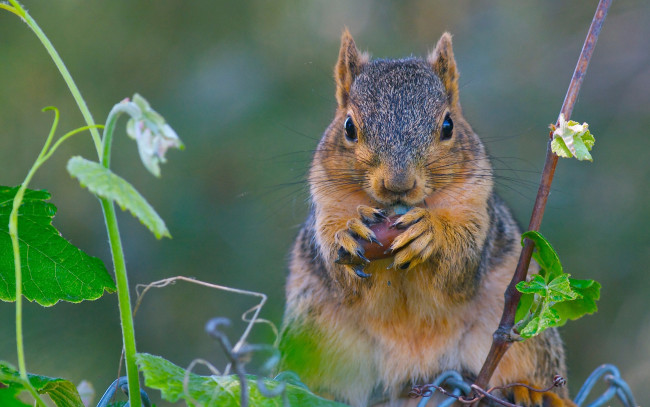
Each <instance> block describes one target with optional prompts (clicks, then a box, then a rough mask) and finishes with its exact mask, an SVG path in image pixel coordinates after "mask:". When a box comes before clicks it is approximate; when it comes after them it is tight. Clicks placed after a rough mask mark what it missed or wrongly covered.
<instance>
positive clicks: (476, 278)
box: [279, 29, 574, 407]
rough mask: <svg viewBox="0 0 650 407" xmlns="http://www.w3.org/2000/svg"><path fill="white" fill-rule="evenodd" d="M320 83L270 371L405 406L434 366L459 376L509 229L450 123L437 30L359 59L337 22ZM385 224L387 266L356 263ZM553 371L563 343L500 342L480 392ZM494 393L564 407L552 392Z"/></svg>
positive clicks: (469, 376)
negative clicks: (324, 117) (331, 59)
mask: <svg viewBox="0 0 650 407" xmlns="http://www.w3.org/2000/svg"><path fill="white" fill-rule="evenodd" d="M334 77H335V81H336V100H337V103H338V106H337V109H336V113H335V115H334V120H333V121H332V123H331V124H330V125H329V126H328V128H327V129H326V131H325V133H324V135H323V137H322V139H321V141H320V142H319V144H318V147H317V149H316V151H315V153H314V157H313V161H312V165H311V168H310V172H309V177H308V179H309V185H310V194H311V208H310V212H309V215H308V217H307V220H306V221H305V223H304V225H303V226H302V229H301V230H300V232H299V234H298V236H297V238H296V241H295V244H294V246H293V249H292V252H291V257H290V264H289V269H290V272H289V276H288V280H287V285H286V297H287V298H286V309H285V315H284V319H283V326H282V332H281V338H280V345H279V347H280V352H281V362H280V366H279V367H280V370H291V371H294V372H296V373H297V374H298V376H299V377H300V379H301V380H302V381H303V382H304V383H305V384H306V385H307V386H308V387H309V388H310V389H311V390H313V391H314V392H315V393H317V394H319V395H322V396H325V397H327V398H330V399H335V400H337V401H341V402H345V403H347V404H350V405H352V406H370V405H378V403H388V404H389V405H407V404H408V403H409V402H410V403H413V401H407V398H406V395H407V393H408V391H409V390H410V389H411V386H413V385H415V384H425V383H430V382H431V381H432V380H433V379H434V378H435V377H436V376H437V375H438V374H440V373H441V372H443V371H445V370H449V369H452V370H456V371H458V372H459V373H460V374H461V375H462V376H463V377H464V379H465V380H466V381H468V382H469V383H473V382H474V380H475V379H476V377H477V375H478V372H479V370H480V368H481V366H482V364H483V361H484V360H485V357H486V356H487V354H488V351H489V349H490V345H491V343H492V334H493V332H494V330H495V329H496V327H497V326H498V322H499V319H500V316H501V312H502V310H503V303H504V291H505V288H506V286H507V285H508V283H509V281H510V279H511V277H512V273H513V272H514V269H515V266H516V264H517V260H518V257H519V252H520V249H521V246H520V239H521V232H520V229H519V227H518V226H517V224H516V222H515V220H514V219H513V216H512V214H511V213H510V210H509V209H508V207H507V206H506V204H505V203H504V202H503V201H502V200H501V199H500V198H499V197H498V196H497V194H496V193H495V191H494V189H493V172H492V168H491V165H490V161H489V157H488V155H487V152H486V149H485V147H484V145H483V144H482V143H481V140H480V139H479V137H478V136H477V135H476V134H475V133H474V131H473V130H472V128H471V127H470V125H469V124H468V123H467V121H466V120H465V118H464V117H463V114H462V111H461V106H460V103H459V91H458V77H459V72H458V69H457V67H456V61H455V59H454V54H453V50H452V42H451V35H450V34H449V33H444V34H443V35H442V37H441V38H440V40H439V41H438V43H437V46H436V47H435V49H434V50H433V51H432V52H431V54H430V55H429V56H428V57H427V58H426V59H421V58H414V57H410V58H406V59H397V60H385V59H376V60H371V59H370V57H369V55H368V54H366V53H362V52H360V51H359V50H358V49H357V47H356V45H355V42H354V40H353V38H352V36H351V35H350V33H349V32H348V30H347V29H346V30H344V32H343V35H342V38H341V48H340V52H339V57H338V61H337V63H336V66H335V69H334ZM391 215H392V216H393V218H391V219H394V216H396V215H400V216H399V218H397V220H396V221H394V223H393V224H392V226H393V227H394V228H397V229H399V230H400V234H399V235H398V236H397V237H396V238H395V239H394V240H393V242H392V244H391V245H390V246H389V247H386V249H387V252H388V254H391V255H392V257H390V258H387V259H379V260H373V261H370V260H369V259H367V258H366V257H365V256H364V249H363V244H362V243H363V242H364V241H366V242H373V243H376V242H377V238H376V236H375V234H374V232H373V230H372V229H371V226H372V225H374V224H377V223H379V222H382V221H384V219H385V218H386V217H388V216H391ZM558 374H559V375H562V376H565V374H566V366H565V361H564V348H563V344H562V341H561V339H560V337H559V334H558V332H557V331H556V330H555V329H550V330H547V331H545V332H544V333H542V334H541V335H539V336H536V337H534V338H531V339H528V340H526V341H524V342H517V343H514V344H513V345H512V346H511V348H510V349H509V351H508V352H507V353H506V354H505V356H504V357H503V359H502V361H501V363H500V364H499V366H498V367H497V370H496V371H495V373H494V375H493V377H492V380H491V383H490V385H491V386H503V385H507V384H510V383H515V382H519V383H522V382H523V383H528V384H529V385H532V386H534V387H537V388H539V389H541V388H545V387H547V386H548V384H549V382H551V381H552V379H553V376H554V375H558ZM565 377H566V376H565ZM502 396H503V397H505V398H506V399H508V400H509V401H510V402H514V403H516V404H519V405H524V406H534V405H535V406H536V405H540V406H541V405H545V406H547V405H548V406H556V407H559V406H574V404H573V403H572V402H571V401H570V400H569V399H568V390H567V389H566V388H555V389H554V390H552V391H550V392H546V393H536V392H532V391H529V390H527V389H526V388H524V387H513V388H511V389H510V390H504V391H503V392H502ZM400 403H401V404H400ZM415 404H417V403H415ZM415 404H409V405H415Z"/></svg>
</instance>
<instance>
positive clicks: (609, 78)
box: [0, 0, 650, 405]
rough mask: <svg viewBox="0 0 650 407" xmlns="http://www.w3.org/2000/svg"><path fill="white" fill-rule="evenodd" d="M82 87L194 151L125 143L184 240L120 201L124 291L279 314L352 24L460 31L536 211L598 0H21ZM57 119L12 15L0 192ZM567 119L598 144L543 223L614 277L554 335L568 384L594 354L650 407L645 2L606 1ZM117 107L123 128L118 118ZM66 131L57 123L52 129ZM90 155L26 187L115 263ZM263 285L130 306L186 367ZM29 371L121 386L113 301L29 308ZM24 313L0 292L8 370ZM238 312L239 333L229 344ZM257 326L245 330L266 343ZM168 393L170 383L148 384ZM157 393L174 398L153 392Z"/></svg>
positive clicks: (2, 44) (2, 39) (524, 209)
mask: <svg viewBox="0 0 650 407" xmlns="http://www.w3.org/2000/svg"><path fill="white" fill-rule="evenodd" d="M25 3H26V6H27V7H28V9H29V10H30V12H31V13H32V15H33V16H34V18H35V19H36V20H37V21H38V22H39V24H40V25H41V27H42V28H43V30H44V31H45V32H46V33H47V35H48V36H49V37H50V39H51V40H52V42H53V43H54V45H55V46H56V47H57V49H58V51H59V53H60V54H61V56H62V57H63V59H64V61H65V62H66V64H67V66H68V68H69V69H70V71H71V73H72V75H73V77H74V78H75V79H76V81H77V84H78V85H79V87H80V89H81V92H82V94H83V95H84V97H85V98H86V101H87V102H88V104H89V106H90V109H91V111H92V113H93V115H94V117H95V119H96V120H97V121H98V122H103V121H104V120H105V118H106V115H107V113H108V111H109V110H110V108H111V107H112V106H113V104H115V103H116V102H118V101H120V100H121V99H123V98H125V97H128V96H131V95H132V94H133V93H134V92H139V93H141V94H142V95H144V96H145V97H146V98H147V99H148V100H149V102H150V103H151V105H152V106H153V107H154V108H155V109H156V110H158V111H159V112H160V113H161V114H163V115H164V116H165V118H166V119H167V120H168V122H169V123H170V124H171V125H172V126H173V127H174V129H176V131H177V132H178V134H179V135H180V137H181V138H182V139H183V141H184V142H185V144H186V150H185V151H184V152H182V153H181V152H177V151H171V152H170V153H168V159H169V162H168V163H167V164H165V165H164V166H163V167H162V179H155V178H154V177H152V176H151V175H150V174H149V173H147V172H146V171H145V170H144V168H143V167H142V165H141V163H140V162H139V159H138V154H137V151H136V147H135V143H134V142H133V141H132V140H130V139H128V138H127V137H126V135H125V134H124V130H123V128H124V126H123V125H124V124H125V122H126V121H123V122H121V126H120V127H121V130H120V132H119V134H118V135H117V136H116V140H115V144H114V150H113V151H114V153H113V168H114V170H115V172H117V173H118V174H120V175H122V176H124V177H125V178H127V179H128V180H130V181H131V182H132V183H133V184H134V185H135V186H136V187H137V188H138V189H139V190H140V191H141V192H142V193H143V195H144V196H145V197H147V199H148V200H149V201H150V202H151V203H152V204H153V205H154V207H156V208H157V210H158V212H159V213H160V214H161V216H162V217H163V218H164V219H165V220H166V222H167V225H168V227H169V229H170V230H171V233H172V235H173V239H171V240H169V239H168V240H163V241H156V240H155V239H154V237H153V236H152V235H151V234H150V233H149V232H148V231H147V230H145V229H144V227H142V225H140V223H139V222H138V221H137V220H135V219H133V218H132V217H131V216H130V215H129V214H125V213H120V215H121V216H120V221H121V223H120V226H121V232H122V239H123V243H124V246H125V250H126V258H127V266H128V269H129V273H130V282H131V284H132V286H133V287H135V285H136V284H142V283H148V282H151V281H154V280H158V279H162V278H166V277H171V276H175V275H179V274H182V275H185V276H193V277H196V278H198V279H202V280H205V281H208V282H212V283H217V284H223V285H227V286H232V287H238V288H244V289H248V290H256V291H261V292H264V293H266V294H267V295H268V297H269V301H268V303H267V305H266V306H265V307H264V310H263V312H262V316H263V317H265V318H268V319H270V320H272V321H274V322H276V323H277V324H279V322H280V320H281V316H282V308H283V301H284V291H283V290H284V288H283V287H284V280H285V276H286V262H287V253H288V250H289V247H290V245H291V243H292V240H293V238H294V237H295V235H296V233H297V231H298V228H299V225H300V223H301V222H302V220H303V218H304V216H305V213H306V210H307V198H308V194H307V193H306V185H305V183H304V178H305V172H306V170H307V168H308V166H309V160H310V156H311V150H312V149H313V148H314V147H315V145H316V142H317V140H318V138H319V137H320V135H321V133H322V132H323V130H324V129H325V127H326V126H327V125H328V123H329V121H330V119H331V116H332V113H333V111H334V108H335V99H334V85H333V80H332V74H331V72H332V67H333V65H334V63H335V61H336V57H337V52H338V45H339V36H340V33H341V30H342V29H343V27H345V26H347V27H349V28H350V31H351V32H352V34H353V35H354V37H355V39H356V42H357V45H358V46H359V48H361V49H362V50H369V51H370V52H371V53H372V54H373V56H375V57H401V56H408V55H410V54H414V55H426V53H427V52H428V51H430V50H431V49H432V48H433V46H434V45H435V43H436V41H437V40H438V38H439V36H440V34H441V33H442V32H443V31H445V30H447V31H450V32H451V33H452V34H453V35H454V51H455V54H456V58H457V62H458V65H459V68H460V71H461V79H460V81H461V103H462V104H463V108H464V112H465V116H466V117H467V118H468V120H469V121H470V123H471V124H472V125H473V127H474V129H475V130H476V132H477V133H478V134H479V135H481V136H482V137H483V139H484V140H485V142H486V144H487V146H488V149H489V150H490V152H491V154H492V156H493V157H494V161H493V162H494V166H495V168H496V169H497V175H498V178H497V185H498V187H497V188H498V190H499V191H500V192H501V194H502V195H503V196H504V197H505V199H506V200H507V201H508V202H509V203H510V204H511V206H512V208H513V210H514V212H515V214H516V216H517V218H518V220H519V221H520V223H521V224H527V223H528V218H529V216H530V211H531V208H532V203H533V200H534V197H535V193H536V184H537V182H538V180H539V173H540V171H541V168H542V163H543V160H544V152H545V146H546V137H547V135H548V129H547V126H548V124H549V123H550V122H553V121H555V119H556V117H557V114H558V112H559V109H560V106H561V103H562V100H563V98H564V94H565V92H566V88H567V85H568V83H569V79H570V76H571V74H572V72H573V68H574V66H575V63H576V59H577V56H578V53H579V51H580V47H581V46H582V43H583V40H584V36H585V34H586V31H587V28H588V25H589V23H590V21H591V18H592V16H593V12H594V10H595V6H596V3H597V2H596V1H560V0H554V1H543V2H541V1H537V2H532V1H520V2H512V1H490V2H474V1H466V0H463V1H454V2H441V1H431V2H423V1H369V0H362V1H355V2H354V3H352V2H346V1H341V0H337V1H319V2H316V1H291V0H275V1H272V2H271V1H261V0H255V1H230V2H227V1H207V0H206V1H172V0H158V1H133V0H130V1H126V0H114V1H110V2H97V1H82V0H68V1H44V0H30V1H28V0H25ZM49 105H54V106H57V107H58V108H59V109H60V110H61V114H62V120H61V125H60V127H59V128H60V131H61V132H64V131H68V130H70V129H72V128H75V127H78V126H81V125H83V124H84V123H83V121H82V118H81V115H80V113H79V112H78V110H77V108H76V106H75V104H74V101H73V99H72V97H71V96H70V94H69V92H68V90H67V88H66V86H65V84H64V82H63V81H62V79H61V78H60V76H59V74H58V72H57V71H56V69H55V68H54V66H53V64H52V62H51V60H50V59H49V57H48V55H47V54H46V52H45V51H44V49H43V48H42V47H41V45H40V43H38V41H37V40H36V38H35V36H34V35H33V34H32V33H31V32H30V31H29V30H28V28H27V27H26V26H25V25H24V24H23V23H22V22H20V21H19V20H18V19H17V18H15V17H14V16H13V15H10V14H9V13H6V12H1V11H0V163H2V172H1V176H0V183H1V184H4V185H16V184H18V183H20V182H21V181H22V179H23V177H24V175H25V174H26V172H27V170H28V168H29V167H30V166H31V164H32V162H33V161H34V159H35V157H36V155H37V154H38V151H40V148H41V145H42V143H43V141H44V140H45V137H46V135H47V132H48V130H49V128H50V124H51V119H52V114H51V113H41V112H40V109H41V108H43V107H45V106H49ZM573 117H574V118H576V119H577V120H579V121H588V122H589V124H590V128H591V129H592V131H593V133H594V134H595V136H596V140H597V142H596V146H595V150H594V152H593V156H594V162H593V163H588V162H587V163H579V162H577V161H575V160H561V161H560V163H559V166H558V169H557V173H556V178H555V183H554V189H553V192H552V195H551V197H550V201H549V204H548V207H547V210H546V216H545V219H544V223H543V225H542V232H543V233H544V234H545V235H546V236H547V237H548V238H549V239H550V241H551V242H552V243H553V244H554V246H555V247H556V249H557V250H558V252H559V254H560V257H561V259H562V261H563V263H564V265H565V269H566V271H567V272H569V273H571V274H572V275H573V276H574V277H577V278H595V279H597V280H598V281H600V282H601V283H602V284H603V290H602V299H601V301H600V304H599V307H600V311H599V312H598V313H597V314H596V315H594V316H589V317H585V318H584V319H582V320H580V321H577V322H572V323H569V324H568V326H566V327H564V328H563V329H562V333H563V337H564V340H565V342H566V344H567V349H568V364H569V367H570V374H569V383H570V385H572V389H573V392H574V393H575V391H577V388H578V386H579V385H580V384H581V383H582V382H583V381H584V379H585V378H586V376H587V374H588V373H589V372H590V371H591V370H593V369H594V368H595V367H596V366H598V365H600V364H602V363H605V362H610V363H614V364H616V365H618V366H619V367H620V368H621V370H622V372H623V376H624V378H625V379H626V380H628V381H629V383H630V385H631V387H632V389H633V391H634V392H635V393H636V396H637V401H638V402H639V403H640V404H641V405H648V404H650V390H649V389H648V386H647V383H650V340H649V339H648V337H649V335H650V316H649V315H648V312H647V311H648V309H649V308H650V295H649V294H648V291H649V288H650V273H648V271H650V266H649V265H650V234H649V233H648V228H649V227H650V191H649V189H648V183H647V179H648V177H649V176H650V164H649V163H648V158H647V157H648V151H650V138H649V137H648V130H647V129H648V128H650V3H648V2H647V0H618V1H616V2H614V4H613V7H612V9H611V11H610V14H609V16H608V19H607V21H606V23H605V26H604V29H603V32H602V35H601V38H600V40H599V42H598V46H597V47H596V51H595V54H594V57H593V60H592V62H591V65H590V67H589V71H588V73H587V76H586V80H585V83H584V86H583V89H582V93H581V95H580V98H579V100H578V103H577V105H576V108H575V111H574V115H573ZM123 120H124V119H123ZM60 134H62V133H60ZM77 154H81V155H83V156H85V157H87V158H92V159H94V158H95V157H94V150H93V146H92V142H91V139H90V137H89V136H78V137H76V138H74V139H72V141H70V142H67V143H66V144H65V145H64V146H63V147H62V149H61V150H59V151H58V152H57V154H56V155H55V156H54V157H53V159H52V160H50V161H49V162H48V163H47V164H46V165H45V166H44V168H42V170H41V171H40V172H39V173H38V174H37V175H36V177H35V179H34V181H33V183H32V186H33V187H35V188H46V189H48V190H49V191H51V193H52V195H53V198H52V201H53V203H54V204H55V205H57V207H58V208H59V213H58V214H57V216H56V218H55V226H56V227H57V228H58V229H59V230H60V231H61V232H62V234H63V235H64V236H65V237H67V238H68V239H69V240H70V241H71V242H72V243H73V244H75V245H77V246H79V247H81V248H83V249H84V250H86V251H87V252H88V253H90V254H92V255H94V256H98V257H100V258H102V259H103V260H104V261H105V263H106V264H107V267H108V268H109V269H112V265H111V263H110V257H109V251H108V245H107V238H106V232H105V230H104V225H103V220H102V217H101V212H100V208H99V205H98V202H97V201H96V200H95V198H93V197H92V196H91V195H90V194H89V193H88V192H87V191H85V190H82V189H81V188H79V185H78V183H77V181H76V180H73V179H71V178H70V176H69V175H68V174H67V172H66V171H65V163H66V162H67V160H68V158H69V157H70V156H71V155H77ZM254 304H255V301H254V300H253V299H251V298H246V297H243V296H237V295H233V294H228V293H223V292H218V291H214V290H210V289H207V288H201V287H195V286H192V285H188V284H186V283H179V284H177V285H175V286H172V287H168V288H164V289H160V290H153V291H150V292H149V294H147V297H145V300H144V302H143V304H142V307H141V308H140V310H139V312H138V314H137V316H136V334H137V341H138V348H139V350H140V351H142V352H150V353H153V354H158V355H162V356H164V357H166V358H168V359H170V360H172V361H173V362H175V363H177V364H179V365H181V366H187V365H188V364H189V363H190V362H191V361H192V360H193V359H194V358H204V359H207V360H209V361H212V362H213V363H215V364H216V365H217V366H223V361H224V358H223V356H222V355H221V352H220V350H219V349H218V347H217V345H216V343H215V342H214V341H213V340H211V339H210V338H208V336H207V335H206V334H205V333H204V331H203V326H204V324H205V322H206V321H207V320H208V319H210V318H211V317H215V316H227V317H229V318H231V319H233V320H234V321H238V320H239V316H240V315H241V313H242V312H244V311H245V310H246V309H248V308H249V307H251V306H252V305H254ZM25 313H26V316H25V331H26V332H25V339H26V349H27V366H28V369H29V370H30V371H33V372H35V373H39V374H45V375H51V376H61V377H65V378H68V379H71V380H72V381H74V382H78V381H80V380H82V379H88V380H90V381H91V382H92V383H93V384H94V386H95V388H96V390H97V391H98V392H100V393H101V392H103V390H104V389H105V388H106V387H107V386H108V384H109V383H110V382H111V381H112V380H113V379H114V378H115V377H116V375H117V370H118V361H119V356H120V349H121V339H120V332H119V330H120V328H119V320H118V312H117V298H116V296H115V295H107V296H105V297H104V298H102V299H100V300H98V301H94V302H84V303H81V304H67V303H61V304H58V305H56V306H54V307H51V308H47V309H44V308H41V307H40V306H37V305H35V304H31V303H30V304H26V310H25ZM13 314H14V305H13V304H11V303H0V326H2V329H1V330H0V359H5V360H9V361H10V362H12V363H15V362H16V357H15V344H14V333H13V326H14V325H13V324H14V322H13ZM242 330H243V324H242V323H241V322H239V323H237V324H235V325H234V327H233V328H232V329H231V330H230V331H229V332H230V334H231V338H232V339H233V340H235V338H237V337H238V335H239V334H241V332H242ZM272 340H273V334H272V332H271V331H270V329H268V328H267V327H264V326H259V327H257V328H256V329H255V330H254V332H253V335H252V338H251V341H252V342H270V341H272ZM151 393H152V395H153V396H154V398H155V399H158V394H157V392H154V391H151ZM161 405H164V404H161Z"/></svg>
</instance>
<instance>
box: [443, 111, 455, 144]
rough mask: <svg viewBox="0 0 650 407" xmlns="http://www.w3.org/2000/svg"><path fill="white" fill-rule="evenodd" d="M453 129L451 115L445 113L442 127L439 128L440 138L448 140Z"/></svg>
mask: <svg viewBox="0 0 650 407" xmlns="http://www.w3.org/2000/svg"><path fill="white" fill-rule="evenodd" d="M453 130H454V122H452V121H451V116H449V113H447V115H446V116H445V120H444V121H443V122H442V127H441V128H440V140H449V139H450V138H451V134H452V131H453Z"/></svg>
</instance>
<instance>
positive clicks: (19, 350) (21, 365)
mask: <svg viewBox="0 0 650 407" xmlns="http://www.w3.org/2000/svg"><path fill="white" fill-rule="evenodd" d="M58 122H59V111H58V110H56V109H54V123H53V124H52V129H51V130H50V134H49V135H48V136H47V140H46V141H45V145H43V148H42V149H41V152H40V154H39V155H38V158H36V162H35V163H34V165H32V168H30V169H29V172H27V176H26V177H25V179H24V180H23V183H22V184H21V186H20V188H18V191H17V192H16V196H15V197H14V201H13V206H12V208H11V213H10V214H9V236H10V237H11V246H12V249H13V254H14V276H15V280H16V354H17V358H18V371H19V373H20V378H21V379H22V381H23V384H24V386H25V387H26V388H27V390H28V391H29V392H30V393H31V395H32V397H34V400H36V403H37V404H38V405H39V406H42V407H46V406H45V403H44V402H43V400H42V399H41V397H40V396H39V395H38V392H37V391H36V389H34V387H33V386H32V384H31V383H30V381H29V377H28V376H27V365H26V363H25V345H24V341H23V275H22V265H21V260H20V245H19V240H18V209H19V208H20V205H21V204H22V202H23V197H24V196H25V190H26V189H27V186H28V185H29V183H30V181H31V180H32V177H33V176H34V174H35V173H36V171H37V170H38V168H39V167H40V166H41V165H42V164H43V163H44V162H45V161H46V160H47V158H44V157H45V156H47V149H48V147H49V146H50V144H51V143H52V138H53V137H54V132H55V131H56V127H57V124H58Z"/></svg>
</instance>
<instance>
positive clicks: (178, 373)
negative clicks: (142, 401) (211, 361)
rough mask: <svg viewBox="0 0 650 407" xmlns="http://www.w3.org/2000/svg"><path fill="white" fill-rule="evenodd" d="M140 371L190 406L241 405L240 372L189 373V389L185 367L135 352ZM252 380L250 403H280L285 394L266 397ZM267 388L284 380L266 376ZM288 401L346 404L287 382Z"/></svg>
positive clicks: (266, 406) (331, 406) (170, 397)
mask: <svg viewBox="0 0 650 407" xmlns="http://www.w3.org/2000/svg"><path fill="white" fill-rule="evenodd" d="M136 359H137V363H138V366H139V368H140V371H141V372H142V373H143V374H144V377H145V384H146V385H147V386H148V387H151V388H154V389H158V390H160V392H161V393H162V397H163V399H165V400H167V401H170V402H172V403H173V402H177V401H178V400H180V399H184V400H185V402H186V403H187V404H188V405H189V406H202V407H212V406H215V407H216V406H219V407H238V406H239V405H240V404H239V402H240V386H239V379H238V378H237V376H200V375H196V374H194V373H189V380H188V392H189V395H188V394H186V393H185V391H184V390H183V381H184V379H185V375H186V371H185V369H183V368H181V367H178V366H176V365H174V364H173V363H171V362H169V361H167V360H165V359H163V358H161V357H159V356H153V355H149V354H146V353H139V354H138V355H137V356H136ZM247 378H248V383H249V391H250V393H249V403H250V405H252V406H260V407H276V406H277V407H280V406H282V405H283V403H282V397H280V396H278V397H275V398H266V397H264V396H263V395H262V394H261V393H260V391H259V390H258V388H257V383H256V380H255V379H256V377H254V376H247ZM264 384H265V386H266V387H267V388H269V389H273V388H275V387H276V386H278V385H280V384H281V382H279V381H275V380H272V379H266V378H265V379H264ZM285 386H286V392H287V397H288V399H289V405H292V406H312V407H343V406H344V405H343V404H340V403H336V402H334V401H330V400H325V399H323V398H321V397H318V396H316V395H314V394H313V393H311V392H310V391H309V390H307V389H305V388H304V387H301V386H297V385H294V384H291V383H285Z"/></svg>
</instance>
